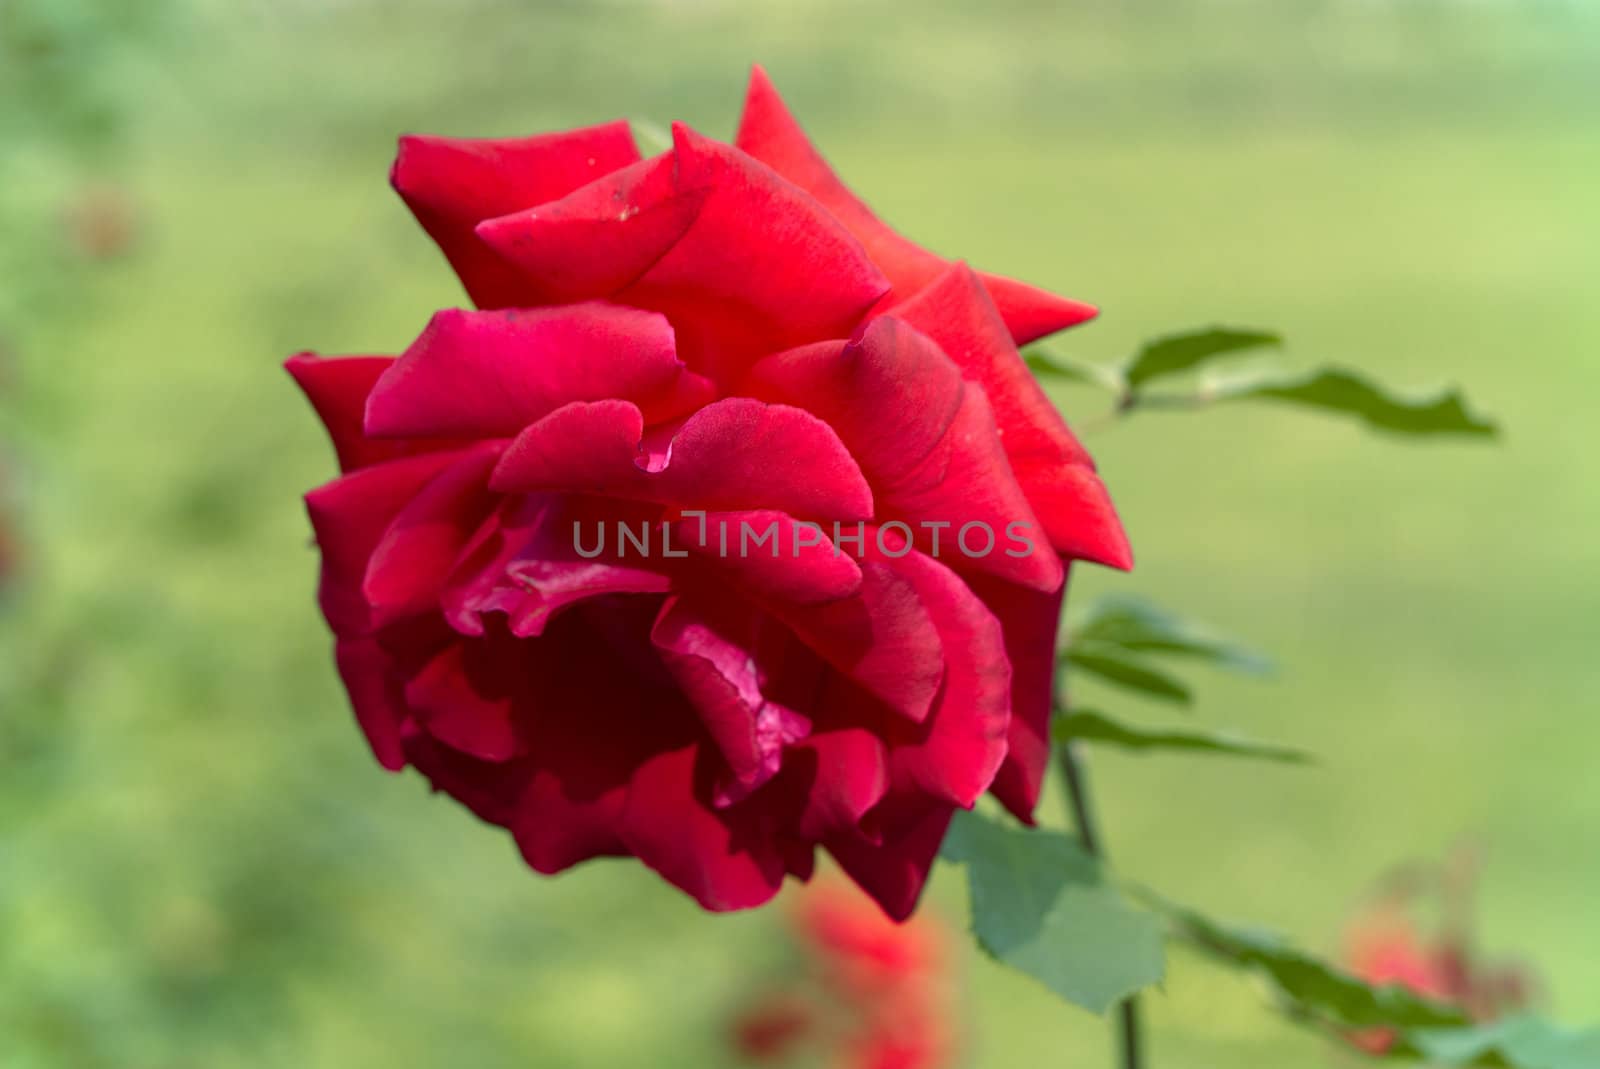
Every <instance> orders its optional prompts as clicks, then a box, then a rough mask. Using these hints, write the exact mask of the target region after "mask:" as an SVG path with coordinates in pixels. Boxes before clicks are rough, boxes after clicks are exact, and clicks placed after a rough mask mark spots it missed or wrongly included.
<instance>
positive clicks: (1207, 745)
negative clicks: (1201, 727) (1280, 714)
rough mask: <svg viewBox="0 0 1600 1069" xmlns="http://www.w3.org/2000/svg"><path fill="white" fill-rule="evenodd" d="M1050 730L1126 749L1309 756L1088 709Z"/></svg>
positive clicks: (1063, 738) (1292, 759)
mask: <svg viewBox="0 0 1600 1069" xmlns="http://www.w3.org/2000/svg"><path fill="white" fill-rule="evenodd" d="M1051 734H1052V736H1053V737H1054V738H1055V740H1056V741H1057V742H1079V741H1082V742H1101V743H1109V744H1111V745H1113V746H1121V747H1123V748H1124V749H1128V750H1189V751H1193V752H1199V753H1214V754H1225V755H1229V756H1233V757H1254V758H1259V759H1261V760H1264V761H1282V762H1284V763H1285V764H1294V765H1300V764H1307V763H1309V762H1310V760H1311V755H1310V754H1307V753H1306V752H1304V751H1303V750H1296V749H1292V748H1290V747H1287V746H1275V745H1272V744H1271V743H1265V742H1254V741H1252V740H1250V739H1244V738H1239V737H1238V736H1233V735H1228V734H1225V733H1222V732H1209V731H1187V730H1164V731H1151V730H1147V729H1145V728H1139V727H1130V726H1128V725H1127V724H1121V723H1118V722H1117V721H1115V720H1112V719H1110V718H1109V717H1106V716H1103V715H1101V714H1100V713H1096V712H1091V711H1089V710H1087V709H1074V710H1072V711H1071V712H1070V713H1068V714H1066V715H1065V716H1060V717H1057V718H1056V721H1055V723H1054V725H1052V727H1051Z"/></svg>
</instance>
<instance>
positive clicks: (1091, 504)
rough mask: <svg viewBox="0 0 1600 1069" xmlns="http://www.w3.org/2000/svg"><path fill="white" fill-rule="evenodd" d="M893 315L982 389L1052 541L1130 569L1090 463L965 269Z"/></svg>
mask: <svg viewBox="0 0 1600 1069" xmlns="http://www.w3.org/2000/svg"><path fill="white" fill-rule="evenodd" d="M891 314H892V315H894V316H896V317H897V318H901V319H904V320H905V321H906V322H908V323H910V324H911V325H912V326H913V327H916V328H917V329H918V330H920V331H922V332H923V333H924V334H926V335H927V336H928V337H930V338H932V339H933V340H934V341H935V342H937V343H938V345H939V348H941V349H943V350H944V351H945V353H947V354H948V355H949V357H950V359H952V360H953V361H955V363H956V364H957V366H959V367H960V368H961V373H962V375H963V376H965V377H966V378H967V379H968V380H969V381H972V382H976V383H978V384H979V385H981V386H982V387H983V392H984V393H985V394H986V395H987V396H988V398H989V402H990V404H991V405H992V406H993V408H994V415H995V419H996V421H997V422H998V424H999V425H1000V426H1001V427H1003V428H1005V436H1004V445H1005V451H1006V456H1007V458H1008V459H1009V460H1010V461H1011V470H1012V471H1013V472H1015V473H1016V477H1017V482H1018V483H1019V484H1020V485H1021V487H1022V489H1023V492H1024V493H1026V494H1027V496H1028V500H1029V502H1031V503H1032V505H1033V509H1034V512H1035V513H1037V515H1038V517H1039V521H1040V523H1041V524H1043V530H1044V533H1045V534H1046V535H1047V536H1048V537H1049V539H1050V542H1051V544H1052V545H1054V546H1055V547H1056V549H1058V550H1059V551H1060V552H1061V553H1062V554H1063V555H1065V556H1067V557H1071V558H1074V559H1079V560H1092V561H1096V562H1098V563H1100V564H1106V565H1109V566H1110V567H1113V568H1121V569H1124V570H1126V569H1128V568H1130V567H1132V565H1133V556H1132V553H1131V551H1130V550H1129V548H1128V538H1127V535H1126V534H1124V533H1123V530H1122V523H1121V521H1119V520H1118V519H1117V514H1116V512H1115V510H1114V509H1113V508H1112V507H1111V500H1110V498H1109V497H1108V496H1107V495H1106V491H1105V487H1104V485H1103V484H1102V483H1101V482H1100V479H1099V477H1098V476H1096V475H1095V473H1094V462H1093V461H1092V460H1090V459H1089V454H1088V453H1087V452H1086V451H1085V450H1084V448H1083V446H1081V445H1080V444H1078V440H1077V439H1076V438H1074V437H1073V436H1072V432H1071V431H1070V430H1068V429H1067V425H1066V423H1064V422H1063V421H1062V419H1061V415H1060V413H1058V412H1057V411H1056V407H1055V405H1054V404H1052V403H1051V401H1050V398H1049V397H1047V396H1046V395H1045V392H1044V390H1042V389H1041V388H1040V387H1039V383H1038V380H1036V379H1035V378H1034V377H1033V374H1032V372H1030V371H1029V370H1028V366H1027V365H1026V364H1025V363H1024V362H1023V360H1022V357H1021V356H1020V355H1019V354H1018V353H1017V348H1016V346H1015V345H1014V344H1012V342H1011V340H1010V338H1009V337H1008V336H1007V334H1006V331H1005V326H1004V324H1003V323H1002V322H1001V321H1000V317H999V315H998V313H997V312H996V311H995V309H994V306H993V304H992V303H991V302H990V301H989V299H988V297H987V295H986V294H985V293H984V289H983V286H982V285H981V284H980V283H979V281H978V278H977V276H975V275H974V274H973V273H972V271H971V269H969V268H968V267H967V266H966V265H965V264H953V265H951V266H950V267H949V269H948V270H946V271H945V272H944V273H943V274H941V275H940V276H939V277H938V278H937V279H935V280H934V281H933V282H932V283H930V284H929V285H928V287H927V288H926V289H924V290H922V291H921V292H920V293H918V294H916V295H915V296H914V297H912V298H910V299H909V300H907V301H905V302H904V303H903V304H900V305H898V306H896V307H895V308H894V309H892V312H891Z"/></svg>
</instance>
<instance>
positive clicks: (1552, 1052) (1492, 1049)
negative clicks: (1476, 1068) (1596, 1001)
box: [1403, 1015, 1600, 1069]
mask: <svg viewBox="0 0 1600 1069" xmlns="http://www.w3.org/2000/svg"><path fill="white" fill-rule="evenodd" d="M1403 1038H1404V1040H1405V1044H1404V1045H1405V1047H1406V1048H1407V1050H1406V1053H1411V1052H1414V1053H1416V1054H1419V1055H1421V1056H1422V1057H1424V1058H1426V1059H1428V1060H1429V1061H1430V1062H1432V1063H1435V1064H1440V1065H1507V1066H1513V1067H1515V1069H1596V1067H1600V1029H1596V1028H1591V1029H1588V1030H1586V1031H1582V1032H1578V1031H1573V1030H1571V1029H1566V1028H1562V1027H1561V1026H1560V1025H1555V1024H1551V1023H1550V1022H1549V1021H1543V1020H1540V1019H1538V1018H1536V1017H1529V1016H1520V1015H1519V1016H1516V1017H1507V1018H1505V1019H1504V1020H1500V1021H1496V1022H1494V1023H1493V1024H1484V1025H1476V1026H1473V1027H1468V1028H1449V1029H1416V1030H1413V1031H1410V1032H1408V1033H1406V1034H1405V1035H1404V1037H1403Z"/></svg>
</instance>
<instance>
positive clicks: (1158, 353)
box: [1123, 327, 1283, 390]
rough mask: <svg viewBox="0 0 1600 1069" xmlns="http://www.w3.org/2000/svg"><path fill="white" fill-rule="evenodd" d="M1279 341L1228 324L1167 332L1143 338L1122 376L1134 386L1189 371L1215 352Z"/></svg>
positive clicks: (1228, 352) (1279, 342)
mask: <svg viewBox="0 0 1600 1069" xmlns="http://www.w3.org/2000/svg"><path fill="white" fill-rule="evenodd" d="M1282 344H1283V339H1282V338H1280V337H1279V336H1278V335H1276V334H1272V333H1269V332H1267V331H1261V330H1235V329H1232V328H1230V327H1207V328H1204V329H1201V330H1190V331H1185V332H1183V333H1181V334H1169V335H1167V336H1166V337H1164V338H1157V339H1156V340H1155V341H1150V342H1146V343H1145V344H1144V346H1143V347H1142V348H1141V349H1140V350H1139V351H1138V353H1136V354H1135V355H1134V357H1133V359H1131V360H1130V361H1128V364H1127V366H1126V367H1124V368H1123V376H1124V377H1125V378H1126V379H1127V382H1128V385H1129V386H1130V387H1131V388H1133V389H1135V390H1137V389H1138V388H1139V387H1140V386H1142V385H1144V384H1145V383H1147V382H1151V381H1153V380H1155V379H1159V378H1163V377H1165V376H1167V375H1176V374H1179V373H1181V372H1184V371H1190V370H1192V369H1194V368H1197V367H1199V366H1200V365H1201V364H1204V363H1206V362H1208V361H1210V360H1214V359H1216V358H1217V357H1219V356H1228V355H1231V354H1234V353H1239V352H1243V351H1245V350H1247V349H1259V348H1262V347H1263V346H1268V345H1272V346H1278V345H1282Z"/></svg>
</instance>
